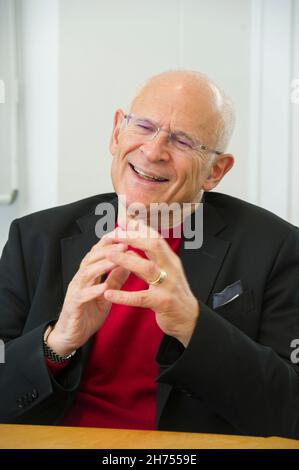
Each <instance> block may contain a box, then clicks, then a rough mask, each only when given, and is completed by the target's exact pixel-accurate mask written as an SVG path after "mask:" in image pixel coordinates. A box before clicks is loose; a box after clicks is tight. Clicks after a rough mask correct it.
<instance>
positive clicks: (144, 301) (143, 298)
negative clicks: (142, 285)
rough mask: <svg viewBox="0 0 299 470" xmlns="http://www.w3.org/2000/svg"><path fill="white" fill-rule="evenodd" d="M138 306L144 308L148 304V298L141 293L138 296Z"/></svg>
mask: <svg viewBox="0 0 299 470" xmlns="http://www.w3.org/2000/svg"><path fill="white" fill-rule="evenodd" d="M138 304H139V305H140V306H141V307H143V306H146V304H147V296H146V294H145V293H140V294H139V296H138Z"/></svg>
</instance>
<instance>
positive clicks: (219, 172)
mask: <svg viewBox="0 0 299 470" xmlns="http://www.w3.org/2000/svg"><path fill="white" fill-rule="evenodd" d="M234 161H235V160H234V157H233V156H232V155H231V154H229V153H224V154H221V155H219V156H217V157H216V159H215V161H214V163H213V164H212V166H211V168H210V172H209V176H208V177H207V178H206V180H205V182H204V184H203V186H202V188H203V189H204V190H205V191H211V190H212V189H213V188H215V186H217V184H218V183H220V181H221V180H222V178H223V176H224V175H225V173H227V172H228V171H229V170H230V169H231V168H232V166H233V164H234Z"/></svg>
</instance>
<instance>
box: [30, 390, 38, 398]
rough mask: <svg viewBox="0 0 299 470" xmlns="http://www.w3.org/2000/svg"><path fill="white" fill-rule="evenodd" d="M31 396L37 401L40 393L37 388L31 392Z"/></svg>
mask: <svg viewBox="0 0 299 470" xmlns="http://www.w3.org/2000/svg"><path fill="white" fill-rule="evenodd" d="M31 396H32V398H33V400H36V398H37V397H38V391H37V389H36V388H34V389H33V390H32V392H31Z"/></svg>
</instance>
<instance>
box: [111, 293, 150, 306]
mask: <svg viewBox="0 0 299 470" xmlns="http://www.w3.org/2000/svg"><path fill="white" fill-rule="evenodd" d="M104 297H105V299H106V300H109V302H112V303H114V304H121V305H130V306H134V307H142V308H153V307H152V303H153V301H152V299H151V296H150V294H149V291H148V290H140V291H137V292H127V291H122V290H112V289H107V290H106V291H105V292H104Z"/></svg>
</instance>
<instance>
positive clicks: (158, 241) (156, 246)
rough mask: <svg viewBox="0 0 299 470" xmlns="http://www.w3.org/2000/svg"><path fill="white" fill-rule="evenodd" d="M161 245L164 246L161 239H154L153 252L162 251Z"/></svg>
mask: <svg viewBox="0 0 299 470" xmlns="http://www.w3.org/2000/svg"><path fill="white" fill-rule="evenodd" d="M161 245H162V241H161V239H160V238H154V239H153V240H152V248H153V250H155V251H156V250H157V251H159V250H160V249H161Z"/></svg>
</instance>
